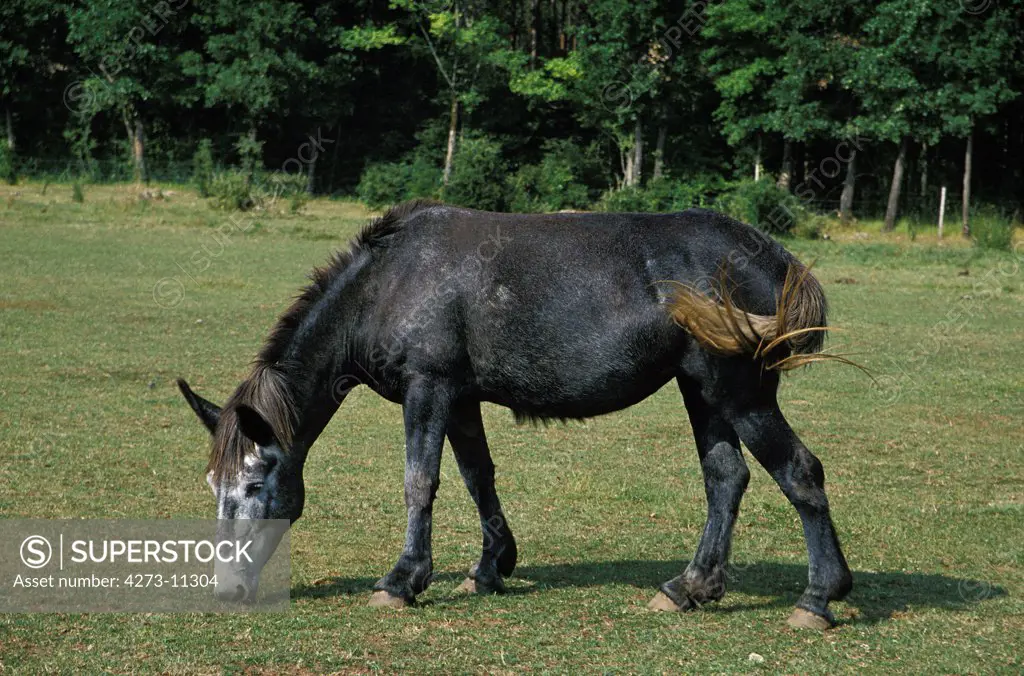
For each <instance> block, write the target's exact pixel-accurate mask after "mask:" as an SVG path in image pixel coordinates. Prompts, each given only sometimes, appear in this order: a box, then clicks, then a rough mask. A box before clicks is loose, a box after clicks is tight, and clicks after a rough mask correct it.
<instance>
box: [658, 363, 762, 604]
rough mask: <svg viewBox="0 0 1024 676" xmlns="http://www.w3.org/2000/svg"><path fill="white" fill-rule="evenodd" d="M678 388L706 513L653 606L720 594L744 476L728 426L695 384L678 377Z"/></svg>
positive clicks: (744, 466) (745, 480)
mask: <svg viewBox="0 0 1024 676" xmlns="http://www.w3.org/2000/svg"><path fill="white" fill-rule="evenodd" d="M679 389H680V390H681V391H682V393H683V400H684V402H685V403H686V411H687V413H688V414H689V416H690V424H691V425H692V426H693V435H694V439H695V440H696V442H697V454H698V456H699V457H700V465H701V469H702V470H703V473H704V492H705V493H706V495H707V499H708V518H707V523H706V524H705V525H704V532H703V533H702V534H701V538H700V544H699V545H698V546H697V553H696V554H695V555H694V557H693V560H692V561H691V562H690V564H689V565H688V566H687V567H686V570H685V571H683V574H682V575H680V576H678V577H676V578H673V579H671V580H669V581H668V582H666V583H664V584H663V585H661V591H660V592H659V593H658V594H657V595H656V596H655V597H654V598H653V599H652V600H651V603H650V607H651V608H652V609H654V610H691V609H693V608H697V607H699V606H700V605H702V604H704V603H707V602H709V601H717V600H718V599H720V598H722V596H723V595H724V594H725V577H726V570H725V567H726V564H727V563H728V561H729V547H730V545H731V543H732V528H733V524H735V522H736V514H737V513H738V511H739V507H740V500H741V499H742V498H743V492H744V491H745V490H746V488H747V483H748V481H749V480H750V471H749V470H748V469H747V464H746V463H745V462H744V461H743V454H742V453H741V452H740V442H739V439H738V438H737V437H736V432H735V431H734V430H733V428H732V425H730V424H729V423H728V422H727V421H726V419H725V418H724V417H723V416H722V415H721V414H720V413H719V412H718V411H716V410H714V409H713V408H712V407H711V406H710V405H709V404H708V403H707V402H706V401H705V400H704V398H703V396H702V395H701V392H700V388H699V387H698V386H697V384H696V383H694V382H693V381H690V380H686V379H684V378H682V377H680V378H679Z"/></svg>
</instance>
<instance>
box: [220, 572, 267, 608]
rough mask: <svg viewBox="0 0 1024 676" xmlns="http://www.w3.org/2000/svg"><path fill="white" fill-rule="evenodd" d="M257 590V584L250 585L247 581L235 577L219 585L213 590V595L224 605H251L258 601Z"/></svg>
mask: <svg viewBox="0 0 1024 676" xmlns="http://www.w3.org/2000/svg"><path fill="white" fill-rule="evenodd" d="M256 589H257V585H256V583H255V582H253V583H249V582H247V581H246V580H243V579H239V578H237V577H235V578H229V579H227V580H224V582H222V583H218V584H217V586H216V588H215V589H214V590H213V595H214V597H215V598H216V599H217V600H218V601H220V602H222V603H243V604H251V603H254V602H255V601H256Z"/></svg>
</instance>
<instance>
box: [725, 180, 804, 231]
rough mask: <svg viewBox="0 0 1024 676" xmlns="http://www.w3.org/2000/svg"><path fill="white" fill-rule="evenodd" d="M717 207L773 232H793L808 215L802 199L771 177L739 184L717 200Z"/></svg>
mask: <svg viewBox="0 0 1024 676" xmlns="http://www.w3.org/2000/svg"><path fill="white" fill-rule="evenodd" d="M716 207H717V208H718V210H719V211H722V212H723V213H726V214H728V215H729V216H732V217H733V218H736V219H738V220H741V221H744V222H745V223H749V224H750V225H753V226H754V227H755V228H757V229H758V230H761V231H762V232H767V233H769V234H772V235H779V234H786V233H788V232H790V231H791V230H793V229H794V228H795V227H796V226H797V225H798V224H799V223H800V222H801V221H802V220H804V219H805V218H806V217H807V214H806V212H805V211H804V209H803V207H802V206H801V205H800V200H798V199H797V198H796V197H795V196H794V195H792V194H790V193H789V191H787V190H783V189H782V188H779V187H778V186H776V185H775V182H774V181H772V180H771V179H761V180H760V181H741V182H740V183H737V184H736V185H735V187H733V189H732V190H731V191H729V192H728V193H726V194H725V195H723V196H722V197H721V199H719V200H718V202H717V204H716Z"/></svg>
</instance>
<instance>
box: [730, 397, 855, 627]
mask: <svg viewBox="0 0 1024 676" xmlns="http://www.w3.org/2000/svg"><path fill="white" fill-rule="evenodd" d="M733 424H734V426H735V428H736V431H737V432H738V433H739V435H740V438H741V439H742V440H743V443H745V444H746V445H747V448H749V449H750V452H751V453H752V454H753V455H754V457H755V458H757V461H758V462H759V463H761V465H763V466H764V468H765V469H766V470H768V473H769V474H771V475H772V478H774V479H775V481H776V482H777V483H778V484H779V487H780V488H781V489H782V492H783V493H785V495H786V497H787V498H788V499H789V501H790V503H792V505H793V506H794V507H795V508H796V511H797V513H799V515H800V520H801V522H802V523H803V528H804V538H805V539H806V541H807V556H808V564H809V565H808V585H807V589H805V590H804V593H803V594H802V595H801V596H800V599H799V600H798V601H797V603H796V606H797V610H796V612H794V613H793V616H792V617H791V618H790V624H791V625H793V626H797V627H810V628H820V629H823V628H827V627H828V626H831V625H832V624H834V620H833V618H832V614H831V613H830V612H829V610H828V603H829V601H837V600H840V599H842V598H843V597H845V596H846V595H847V594H848V593H849V592H850V589H851V588H852V587H853V576H852V575H851V573H850V568H849V566H848V565H847V564H846V558H845V557H844V556H843V551H842V549H841V548H840V546H839V538H838V537H837V536H836V530H835V527H834V526H833V525H832V517H831V515H830V513H829V505H828V498H827V497H826V496H825V472H824V470H823V468H822V466H821V462H820V461H819V460H818V459H817V458H816V457H815V456H814V454H813V453H811V452H810V451H809V450H807V447H806V446H804V445H803V443H802V442H801V441H800V439H799V437H797V435H796V433H795V432H794V431H793V429H792V428H791V427H790V426H789V423H788V422H786V419H785V417H784V416H783V415H782V411H780V410H779V408H778V405H776V404H775V403H774V402H772V403H771V404H770V405H765V406H762V407H759V408H756V409H752V410H747V411H744V412H742V413H740V414H738V415H736V416H734V419H733Z"/></svg>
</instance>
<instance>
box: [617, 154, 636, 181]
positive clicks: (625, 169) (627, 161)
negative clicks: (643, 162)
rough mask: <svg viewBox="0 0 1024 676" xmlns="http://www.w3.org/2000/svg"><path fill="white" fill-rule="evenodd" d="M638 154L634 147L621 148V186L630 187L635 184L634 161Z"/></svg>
mask: <svg viewBox="0 0 1024 676" xmlns="http://www.w3.org/2000/svg"><path fill="white" fill-rule="evenodd" d="M635 160H636V154H635V153H634V152H633V149H632V148H619V166H620V167H621V168H622V185H621V186H619V187H620V188H628V187H630V186H632V185H633V162H634V161H635Z"/></svg>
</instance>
